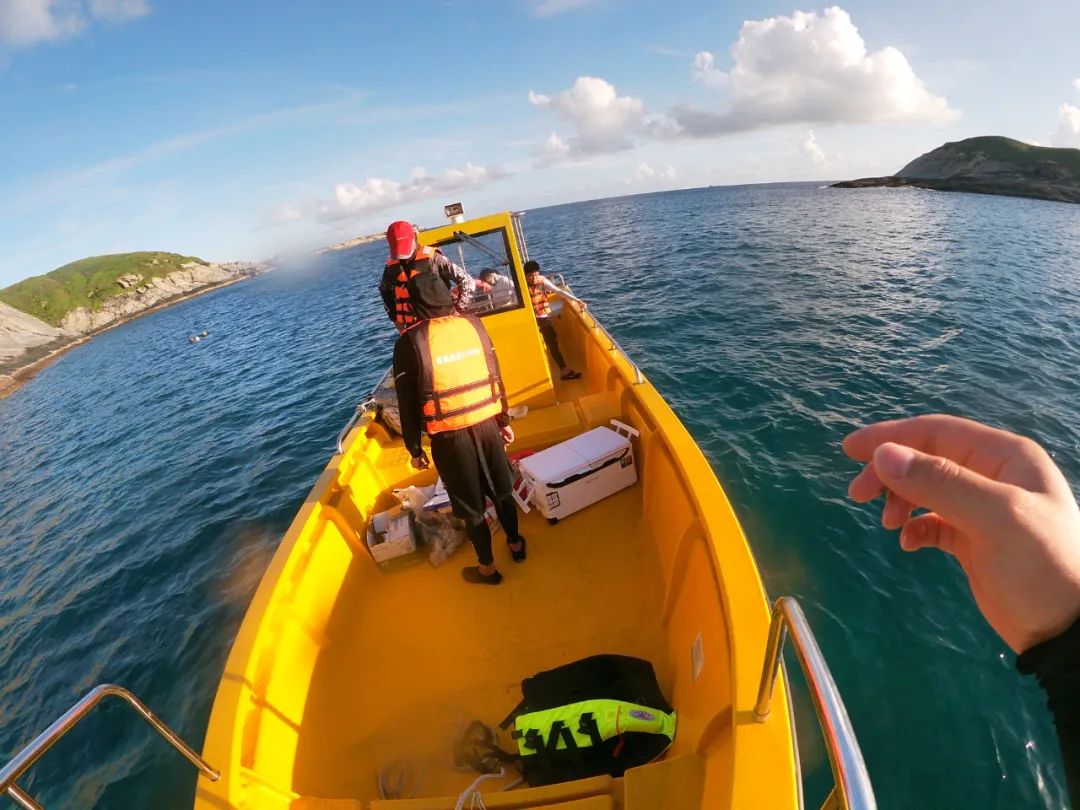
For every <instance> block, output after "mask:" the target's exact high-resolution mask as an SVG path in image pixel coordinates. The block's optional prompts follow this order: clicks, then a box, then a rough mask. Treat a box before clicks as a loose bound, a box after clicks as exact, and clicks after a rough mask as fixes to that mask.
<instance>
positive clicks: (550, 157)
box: [536, 132, 570, 168]
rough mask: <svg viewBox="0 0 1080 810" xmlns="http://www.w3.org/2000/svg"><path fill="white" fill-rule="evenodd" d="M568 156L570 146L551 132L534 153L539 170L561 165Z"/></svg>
mask: <svg viewBox="0 0 1080 810" xmlns="http://www.w3.org/2000/svg"><path fill="white" fill-rule="evenodd" d="M569 154H570V144H568V143H567V142H566V141H564V140H563V139H562V138H560V137H559V136H558V134H556V133H554V132H552V133H551V134H550V135H548V137H547V140H546V141H544V145H543V146H541V147H540V149H539V150H538V151H537V153H536V165H537V166H539V167H540V168H543V167H545V166H554V165H555V164H556V163H562V162H563V161H564V160H566V158H567V156H568V155H569Z"/></svg>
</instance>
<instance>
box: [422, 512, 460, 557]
mask: <svg viewBox="0 0 1080 810" xmlns="http://www.w3.org/2000/svg"><path fill="white" fill-rule="evenodd" d="M416 529H417V532H418V534H419V537H418V538H417V539H418V540H419V541H420V542H421V543H423V544H424V545H426V546H428V547H429V548H430V549H431V551H430V552H429V553H428V562H429V563H431V566H432V568H438V567H439V566H440V565H442V564H443V563H444V562H446V561H447V560H449V559H450V558H451V557H452V556H453V554H454V552H455V551H457V547H458V546H460V545H461V544H462V542H463V541H464V540H465V524H464V523H462V522H461V521H460V520H458V519H457V518H455V517H453V516H452V515H448V514H446V513H445V512H421V513H420V514H418V515H417V516H416Z"/></svg>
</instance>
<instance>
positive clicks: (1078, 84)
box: [1072, 79, 1080, 90]
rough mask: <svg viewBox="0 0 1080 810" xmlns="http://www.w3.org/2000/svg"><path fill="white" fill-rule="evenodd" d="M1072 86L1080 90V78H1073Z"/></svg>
mask: <svg viewBox="0 0 1080 810" xmlns="http://www.w3.org/2000/svg"><path fill="white" fill-rule="evenodd" d="M1072 86H1073V89H1075V90H1080V79H1073V80H1072Z"/></svg>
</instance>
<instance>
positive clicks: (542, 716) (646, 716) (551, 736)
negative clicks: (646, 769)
mask: <svg viewBox="0 0 1080 810" xmlns="http://www.w3.org/2000/svg"><path fill="white" fill-rule="evenodd" d="M514 726H515V729H516V730H515V731H514V733H513V736H514V738H515V739H517V743H518V751H519V752H520V753H521V755H522V756H529V755H531V754H536V753H538V752H540V751H541V750H545V751H552V750H559V749H564V748H570V747H575V746H576V747H577V748H587V747H588V746H590V745H599V744H600V743H601V742H603V741H606V740H610V739H611V738H612V737H617V736H619V735H620V734H623V733H625V732H627V731H639V732H644V733H646V734H662V735H663V736H665V737H667V738H668V743H669V744H670V743H671V742H673V741H674V740H675V726H676V715H675V712H672V713H671V714H668V713H667V712H662V711H659V710H657V709H652V708H649V707H648V706H639V705H638V704H636V703H626V702H624V701H621V700H583V701H581V702H580V703H569V704H567V705H566V706H558V707H556V708H554V709H544V710H543V711H538V712H528V713H526V714H521V715H518V717H517V719H516V720H515V721H514ZM570 741H572V745H571V744H570Z"/></svg>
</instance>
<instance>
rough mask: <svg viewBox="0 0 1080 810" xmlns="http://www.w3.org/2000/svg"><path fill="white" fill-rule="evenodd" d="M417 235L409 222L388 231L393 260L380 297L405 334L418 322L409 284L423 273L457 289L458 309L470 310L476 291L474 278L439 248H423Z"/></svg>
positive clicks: (384, 276)
mask: <svg viewBox="0 0 1080 810" xmlns="http://www.w3.org/2000/svg"><path fill="white" fill-rule="evenodd" d="M416 233H417V231H416V227H415V226H414V225H412V224H411V223H409V222H406V221H405V220H398V221H397V222H392V223H390V227H389V228H387V229H386V241H387V242H389V243H390V256H389V258H388V259H387V260H386V268H385V269H384V270H383V275H382V281H381V282H379V295H380V296H382V300H383V306H384V307H386V314H387V315H389V316H390V320H392V321H393V322H394V326H396V327H397V330H398V331H399V332H404V331H405V330H406V329H408V328H409V327H410V326H412V325H414V324H415V323H416V322H417V319H416V314H415V313H414V312H413V307H412V302H411V301H410V300H409V280H410V279H411V278H413V277H414V276H416V275H418V274H419V273H423V272H434V273H435V274H436V275H438V276H439V278H441V279H442V280H443V283H445V284H446V289H448V290H451V289H453V288H454V285H457V288H458V297H457V305H458V307H460V308H464V307H466V306H468V304H469V302H470V301H472V296H473V291H474V290H475V289H476V283H475V282H474V281H473V278H472V276H470V275H469V274H468V273H466V272H465V271H464V270H463V269H461V268H460V267H458V266H457V265H456V264H454V263H453V262H452V261H450V260H449V259H448V258H446V257H445V256H444V255H443V254H442V251H441V250H439V249H438V248H437V247H428V246H427V245H421V244H420V241H419V240H418V239H417V238H416Z"/></svg>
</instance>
